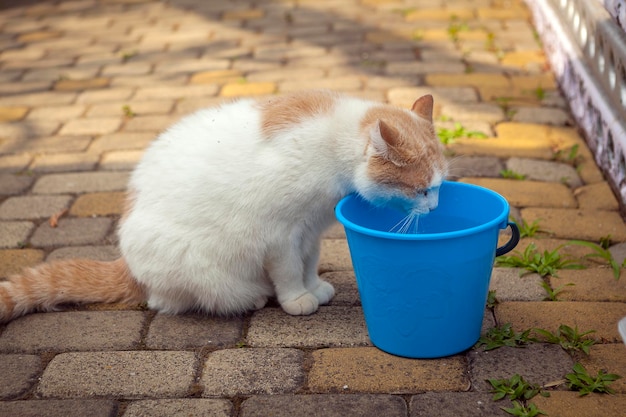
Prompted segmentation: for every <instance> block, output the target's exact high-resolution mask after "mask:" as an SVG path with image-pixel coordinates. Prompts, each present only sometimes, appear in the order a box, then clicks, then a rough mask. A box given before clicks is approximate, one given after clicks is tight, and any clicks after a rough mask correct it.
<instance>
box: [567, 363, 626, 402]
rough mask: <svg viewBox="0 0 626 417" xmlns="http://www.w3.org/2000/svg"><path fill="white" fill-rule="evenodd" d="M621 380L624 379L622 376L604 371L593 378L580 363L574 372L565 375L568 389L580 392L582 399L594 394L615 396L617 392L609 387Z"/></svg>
mask: <svg viewBox="0 0 626 417" xmlns="http://www.w3.org/2000/svg"><path fill="white" fill-rule="evenodd" d="M620 378H622V377H621V376H620V375H617V374H609V373H606V372H605V371H604V370H602V369H601V370H599V371H598V373H597V374H596V375H595V376H592V375H590V374H589V372H588V371H587V369H585V367H584V366H582V365H581V364H580V363H576V364H575V365H574V368H573V372H571V373H569V374H567V375H565V379H566V380H567V387H568V388H569V389H572V390H574V391H578V392H579V396H581V397H583V396H585V395H587V394H590V393H592V392H598V393H603V394H614V393H615V391H614V390H613V389H611V388H610V387H609V385H610V384H611V383H613V382H614V381H617V380H618V379H620Z"/></svg>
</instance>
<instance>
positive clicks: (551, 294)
mask: <svg viewBox="0 0 626 417" xmlns="http://www.w3.org/2000/svg"><path fill="white" fill-rule="evenodd" d="M539 285H541V288H543V289H544V290H545V291H546V294H547V297H546V298H545V300H546V301H558V300H557V297H558V295H559V294H560V293H561V292H562V291H563V290H564V289H565V287H573V286H574V285H576V284H574V283H573V282H568V283H567V284H563V285H561V286H560V287H556V288H552V287H551V286H550V284H548V283H547V282H546V281H543V282H541V284H539Z"/></svg>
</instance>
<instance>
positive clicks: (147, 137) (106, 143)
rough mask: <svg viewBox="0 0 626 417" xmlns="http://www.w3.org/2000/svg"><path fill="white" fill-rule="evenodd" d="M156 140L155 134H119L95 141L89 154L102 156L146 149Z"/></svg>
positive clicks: (105, 136)
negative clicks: (109, 153) (113, 152)
mask: <svg viewBox="0 0 626 417" xmlns="http://www.w3.org/2000/svg"><path fill="white" fill-rule="evenodd" d="M154 138H155V135H154V134H153V133H144V132H118V133H114V134H111V135H104V136H101V137H99V138H97V139H96V140H94V141H93V143H92V144H91V146H90V147H89V152H91V153H94V154H100V153H102V152H107V151H118V150H132V149H144V148H145V147H146V146H148V144H149V143H150V142H152V141H153V140H154Z"/></svg>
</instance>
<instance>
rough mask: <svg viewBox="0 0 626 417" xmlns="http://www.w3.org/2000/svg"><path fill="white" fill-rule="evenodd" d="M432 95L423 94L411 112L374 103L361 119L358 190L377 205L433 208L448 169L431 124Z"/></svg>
mask: <svg viewBox="0 0 626 417" xmlns="http://www.w3.org/2000/svg"><path fill="white" fill-rule="evenodd" d="M432 115H433V98H432V96H430V95H426V96H423V97H421V98H419V99H417V100H416V101H415V103H414V104H413V106H412V107H411V110H410V111H409V110H405V109H397V108H394V107H391V106H379V107H374V108H372V109H370V110H369V111H368V113H367V114H366V116H365V118H364V119H363V123H362V129H363V134H364V135H366V136H367V139H368V144H367V147H366V150H365V164H364V165H363V166H362V169H361V172H360V173H359V174H360V175H358V176H357V177H358V178H357V184H356V188H357V192H358V193H359V194H361V196H363V197H364V198H365V199H366V200H368V201H370V202H372V203H374V204H376V205H383V204H391V205H393V206H396V207H398V208H400V209H402V210H403V211H405V212H407V213H411V214H423V213H427V212H429V211H430V210H433V209H434V208H436V207H437V203H438V195H439V193H438V191H439V186H440V185H441V182H442V181H443V180H444V178H445V176H446V173H447V160H446V158H445V156H444V154H443V146H442V145H441V142H440V141H439V138H438V137H437V134H436V133H435V128H434V126H433V120H432Z"/></svg>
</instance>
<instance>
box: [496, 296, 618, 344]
mask: <svg viewBox="0 0 626 417" xmlns="http://www.w3.org/2000/svg"><path fill="white" fill-rule="evenodd" d="M495 311H496V319H497V320H498V323H512V324H513V328H514V329H515V330H516V331H523V330H526V329H529V328H535V327H538V328H541V329H546V330H549V331H551V332H555V331H556V330H557V329H558V327H559V326H560V325H562V324H565V325H568V326H570V327H572V328H574V327H575V326H578V329H580V331H581V332H585V331H588V330H595V331H596V332H595V333H594V334H593V337H594V338H595V339H600V340H603V341H608V342H615V341H620V340H621V338H620V337H619V334H618V332H617V322H618V321H619V320H620V319H621V318H622V317H624V316H626V305H625V304H624V303H598V302H583V301H559V302H554V301H544V302H531V301H525V302H521V301H509V302H503V303H500V304H498V305H497V306H496V310H495Z"/></svg>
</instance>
